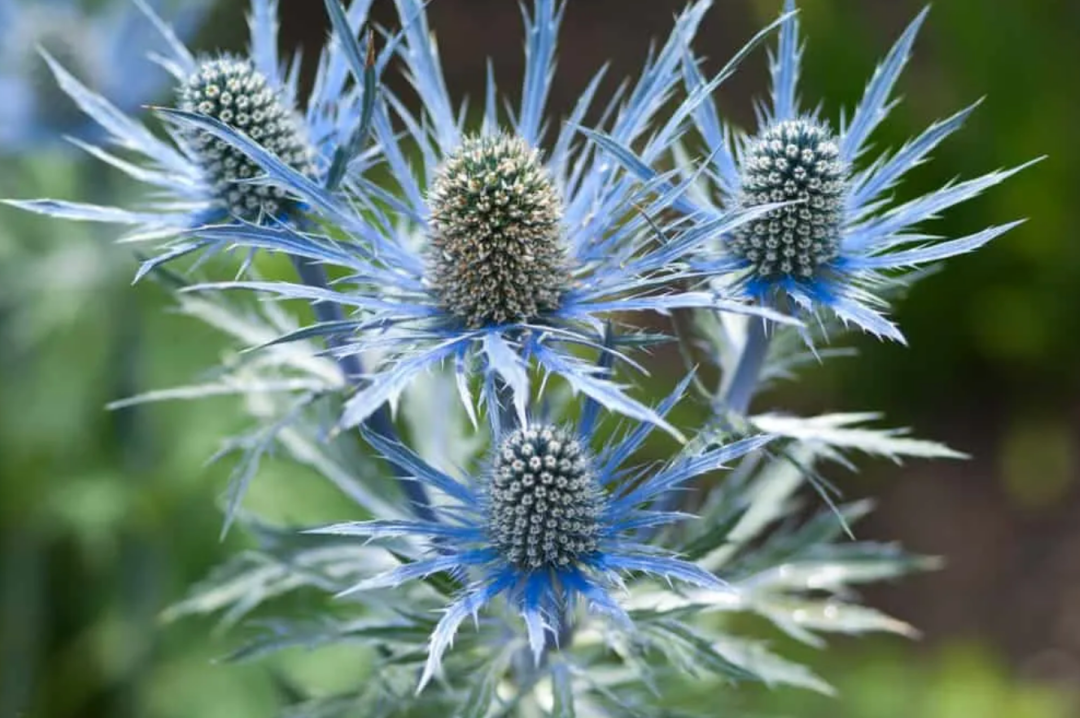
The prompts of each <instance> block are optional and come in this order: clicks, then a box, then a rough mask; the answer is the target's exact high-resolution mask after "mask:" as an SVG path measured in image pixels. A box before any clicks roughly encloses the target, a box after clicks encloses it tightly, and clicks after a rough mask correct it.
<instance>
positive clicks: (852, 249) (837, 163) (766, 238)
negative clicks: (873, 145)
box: [597, 0, 1027, 342]
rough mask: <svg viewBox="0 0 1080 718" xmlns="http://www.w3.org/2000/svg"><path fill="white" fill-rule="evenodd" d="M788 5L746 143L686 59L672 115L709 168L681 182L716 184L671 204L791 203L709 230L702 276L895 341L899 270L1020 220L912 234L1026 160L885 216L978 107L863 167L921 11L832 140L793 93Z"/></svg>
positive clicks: (640, 166)
mask: <svg viewBox="0 0 1080 718" xmlns="http://www.w3.org/2000/svg"><path fill="white" fill-rule="evenodd" d="M784 10H785V13H787V14H786V15H785V16H784V17H783V19H782V24H781V28H780V40H779V47H778V49H777V51H776V53H775V54H773V55H771V58H770V59H771V61H770V71H771V76H772V97H771V103H770V104H769V106H767V107H765V108H763V109H762V111H761V112H760V113H759V116H760V126H759V128H758V129H757V131H756V132H755V133H754V134H753V135H752V136H751V137H749V138H744V137H742V136H740V135H739V134H738V133H737V132H735V131H733V130H732V129H731V128H729V127H727V126H725V125H724V124H723V123H722V122H721V121H720V119H719V115H718V113H717V112H716V109H715V107H713V106H712V105H711V104H710V103H709V102H708V101H706V100H705V96H706V94H707V93H705V92H703V91H702V90H704V89H706V88H707V83H706V82H705V80H704V78H702V76H701V75H700V73H699V70H698V67H697V64H696V63H695V62H694V61H693V60H692V59H691V60H688V61H687V62H686V63H685V65H684V75H685V80H686V85H687V89H688V92H689V93H690V94H689V97H688V100H687V102H686V103H685V104H684V105H683V107H682V108H681V110H680V111H682V112H686V113H687V114H692V115H693V118H694V125H695V126H696V129H697V130H698V132H699V133H700V135H701V137H702V138H703V139H704V141H705V143H706V145H707V148H706V155H707V156H708V158H709V160H708V167H707V168H706V170H707V171H705V172H700V170H697V169H695V170H693V172H692V173H691V171H690V170H687V181H688V182H691V181H695V182H696V180H697V175H699V174H700V175H701V176H703V177H708V178H711V179H712V183H711V185H710V186H709V187H707V188H705V191H704V192H698V193H696V194H693V195H691V194H690V193H688V194H687V195H686V196H684V197H680V198H679V199H678V200H677V201H676V202H675V205H676V207H677V208H678V209H680V210H682V211H683V212H685V213H687V214H690V215H696V216H698V217H702V218H704V221H706V222H707V221H709V218H710V217H713V216H716V214H717V213H722V212H725V211H731V210H733V209H740V208H741V209H744V210H745V209H748V208H753V207H760V206H762V205H764V204H766V203H777V202H781V203H786V204H784V205H783V206H782V207H778V208H775V209H773V210H772V211H770V212H768V213H767V214H765V215H764V216H762V217H760V218H759V219H757V220H755V221H754V222H752V223H751V224H749V225H745V226H743V227H740V228H739V229H737V230H735V231H726V232H717V233H716V234H715V238H716V240H717V241H716V242H714V243H713V246H712V251H711V252H710V253H709V254H708V255H707V256H704V257H703V259H702V261H701V262H700V263H699V264H698V268H699V269H701V271H704V272H709V273H712V274H714V275H716V276H718V277H719V281H720V283H722V284H723V285H724V286H727V287H730V288H731V289H732V290H734V291H735V292H737V293H738V294H739V295H741V296H743V297H745V298H748V299H752V300H754V301H756V302H757V303H759V304H761V305H763V306H785V307H786V306H791V307H794V308H798V309H801V310H803V311H805V312H807V313H811V314H812V313H816V312H817V311H818V310H821V309H825V310H829V311H831V312H832V313H833V314H835V315H836V316H837V317H838V318H839V319H840V320H841V321H843V322H844V323H845V324H847V323H850V324H854V325H856V326H858V327H860V328H861V329H863V330H864V331H867V332H870V333H872V334H875V335H877V336H879V337H887V338H890V339H894V340H897V341H901V342H902V341H904V338H903V335H902V334H901V333H900V330H899V328H897V327H896V325H895V324H893V323H892V322H891V321H889V320H888V319H887V318H886V317H885V316H883V314H882V313H881V310H882V309H884V308H885V307H886V303H885V300H884V299H883V298H882V297H881V296H880V294H881V292H880V290H881V288H882V287H883V286H885V285H887V284H889V283H895V282H897V281H902V279H903V277H902V276H900V275H901V273H902V272H903V271H904V270H908V269H911V268H913V267H917V266H918V265H921V264H925V263H927V262H934V261H937V260H941V259H946V258H948V257H952V256H955V255H958V254H964V253H967V252H971V251H974V250H976V249H978V248H980V247H982V246H983V245H985V244H986V243H988V242H989V241H991V240H992V239H994V238H996V237H998V236H1000V235H1001V234H1003V233H1004V232H1006V231H1008V230H1009V229H1011V228H1012V227H1014V226H1016V225H1017V224H1018V222H1013V223H1010V224H1006V225H1003V226H998V227H991V228H989V229H986V230H983V231H981V232H978V233H976V234H973V235H970V236H968V237H964V238H962V239H955V240H951V241H945V242H936V241H934V240H935V239H937V238H935V237H932V236H928V235H926V234H924V233H921V232H920V231H919V230H918V227H919V225H921V224H922V223H923V222H925V221H928V220H931V219H934V218H935V217H937V216H938V215H939V214H940V213H941V212H942V211H943V210H945V209H948V208H949V207H951V206H953V205H955V204H958V203H960V202H963V201H965V200H968V199H971V198H972V197H975V196H977V195H979V194H980V193H982V192H983V191H984V190H986V189H987V188H989V187H991V186H993V185H996V184H998V183H999V182H1001V181H1003V180H1005V179H1007V178H1008V177H1010V176H1012V175H1013V174H1015V173H1016V172H1018V171H1019V170H1020V169H1022V168H1023V167H1026V166H1027V165H1023V166H1022V167H1017V168H1014V169H1010V170H1005V171H997V172H991V173H989V174H986V175H984V176H982V177H979V178H976V179H973V180H969V181H966V182H960V183H956V184H950V185H948V186H946V187H943V188H942V189H940V190H938V191H936V192H932V193H930V194H928V195H926V196H924V197H920V198H918V199H915V200H911V201H909V202H905V203H903V204H900V205H897V206H893V207H889V204H890V197H889V196H888V194H887V193H888V192H889V191H890V190H892V189H893V188H894V187H895V186H896V185H897V183H898V182H899V180H900V179H901V177H902V176H903V175H904V174H905V173H907V172H908V171H909V170H911V169H912V168H914V167H917V166H918V165H920V164H922V163H923V162H925V161H926V159H927V157H928V156H929V153H930V152H931V151H933V149H934V148H935V147H937V145H938V144H939V143H940V142H941V141H942V140H944V139H945V138H946V137H947V136H949V135H950V134H952V133H953V132H954V131H956V130H957V129H959V128H960V126H961V125H962V124H963V123H964V121H965V120H966V119H967V117H968V116H969V115H970V114H971V112H972V111H973V110H974V107H975V106H974V105H973V106H971V107H968V108H966V109H964V110H962V111H960V112H958V113H957V114H955V115H953V116H952V117H950V118H948V119H946V120H943V121H941V122H938V123H935V124H933V125H931V126H930V127H929V128H928V129H927V130H926V131H925V132H923V133H922V134H921V135H919V136H918V137H916V138H915V139H913V140H911V141H910V142H908V143H907V144H905V145H904V146H903V147H901V148H900V150H898V151H897V152H895V153H892V154H886V155H882V156H881V157H879V158H877V159H876V160H874V161H873V162H870V163H869V164H863V163H861V162H860V160H861V159H862V157H863V155H864V154H865V153H866V152H867V150H868V144H867V143H868V140H869V138H870V136H871V134H872V133H873V131H874V129H875V128H876V127H877V126H878V125H879V124H880V123H881V122H882V120H884V119H885V117H886V116H887V115H888V113H889V111H890V110H891V109H892V107H893V106H894V104H895V100H893V99H892V92H893V87H894V85H895V84H896V81H897V79H898V78H899V76H900V73H901V71H902V70H903V68H904V66H905V64H906V63H907V61H908V58H909V56H910V53H911V47H912V44H913V43H914V41H915V36H916V33H917V32H918V29H919V27H920V26H921V25H922V23H923V21H924V19H925V17H926V11H923V12H922V13H920V14H919V16H918V17H917V18H916V19H915V21H914V22H912V23H911V25H910V26H909V27H908V28H907V30H906V31H905V32H904V34H903V35H902V36H901V37H900V39H899V41H897V43H896V45H895V46H894V47H893V48H892V50H891V51H890V52H889V54H888V55H887V56H886V58H885V60H884V61H883V62H882V63H881V65H880V66H879V67H878V68H877V71H876V72H875V73H874V76H873V78H872V79H871V80H870V83H869V85H868V86H867V88H866V92H865V95H864V96H863V99H862V101H861V102H860V103H859V105H858V107H857V108H856V109H855V112H854V113H853V114H852V116H851V119H850V121H847V120H845V119H841V122H840V124H839V130H838V131H834V130H833V129H832V128H830V126H829V125H828V123H826V122H825V121H823V120H822V119H821V118H820V117H819V115H818V113H817V112H807V111H804V110H802V109H801V108H800V103H799V100H798V96H797V94H798V93H797V88H796V84H797V81H798V77H799V64H800V60H801V57H802V46H801V44H800V39H799V21H798V19H797V16H796V14H795V3H794V0H786V2H785V7H784ZM597 139H598V140H599V141H600V143H601V144H602V145H603V146H605V147H606V148H607V149H608V150H609V151H611V153H612V154H613V155H614V156H615V157H617V158H618V159H620V160H621V161H622V162H623V163H624V165H625V166H626V167H627V168H628V169H630V170H631V171H633V172H635V173H636V174H637V175H638V176H639V177H640V178H642V179H644V180H646V181H649V182H659V181H660V179H661V178H659V177H658V174H657V173H656V172H655V171H653V170H651V169H650V168H649V167H648V163H647V162H642V161H640V160H641V159H642V158H638V157H635V156H634V155H633V153H632V152H631V151H630V150H629V148H628V147H627V146H626V145H625V144H624V143H619V142H617V141H614V140H613V138H610V137H598V138H597ZM644 159H646V160H651V159H652V158H644ZM690 174H693V175H694V176H693V177H690Z"/></svg>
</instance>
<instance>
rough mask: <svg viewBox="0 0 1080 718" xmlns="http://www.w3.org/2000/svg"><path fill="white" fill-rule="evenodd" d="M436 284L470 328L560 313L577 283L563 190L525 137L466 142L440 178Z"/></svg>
mask: <svg viewBox="0 0 1080 718" xmlns="http://www.w3.org/2000/svg"><path fill="white" fill-rule="evenodd" d="M428 201H429V203H430V205H431V225H432V230H433V233H432V237H431V252H430V253H431V256H430V258H429V260H428V261H429V262H430V263H431V275H432V284H433V285H434V286H435V288H436V291H437V292H438V294H439V296H440V298H441V299H442V303H443V305H444V306H445V307H446V308H447V309H448V310H449V311H450V312H451V313H453V314H455V315H457V316H458V317H460V318H461V319H463V320H464V321H465V322H466V324H468V325H469V326H470V327H474V328H475V327H482V326H484V325H485V324H488V323H494V324H502V323H504V322H508V321H513V320H515V319H532V318H533V317H537V316H539V315H540V314H541V313H543V312H545V311H551V310H554V309H557V308H558V306H559V297H560V296H561V295H562V293H563V292H564V291H565V290H566V288H567V285H568V284H569V279H570V278H569V274H568V268H567V266H566V257H565V251H564V249H563V247H562V237H561V234H562V228H561V227H560V226H559V223H560V220H561V215H562V208H561V206H560V204H561V200H560V199H559V195H558V190H557V189H556V187H555V183H554V182H553V181H552V179H551V176H550V175H549V174H548V172H547V170H546V169H544V166H543V165H542V164H541V162H540V158H539V154H538V153H537V151H536V150H534V149H531V148H530V147H529V146H528V145H527V144H525V142H523V141H522V140H521V139H520V138H517V137H474V138H467V139H465V141H464V142H462V145H461V148H460V149H459V150H458V151H457V152H456V153H455V154H454V155H452V156H451V157H450V158H449V159H448V160H447V161H446V163H445V165H444V166H443V168H442V170H441V171H440V172H439V173H438V175H437V176H436V178H435V183H434V185H433V186H432V189H431V193H430V196H429V198H428Z"/></svg>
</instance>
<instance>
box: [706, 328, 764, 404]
mask: <svg viewBox="0 0 1080 718" xmlns="http://www.w3.org/2000/svg"><path fill="white" fill-rule="evenodd" d="M770 325H771V322H769V321H768V320H767V319H756V318H751V319H750V326H749V327H748V328H747V333H746V343H745V344H744V345H743V350H742V353H741V354H740V355H739V363H738V364H737V365H736V366H735V373H734V374H732V376H731V381H729V382H726V385H725V387H724V388H723V389H722V390H721V392H720V393H719V396H718V397H717V400H716V408H717V409H718V410H719V411H720V412H724V413H729V414H736V415H739V416H744V415H745V414H746V412H747V410H748V409H749V408H750V402H751V401H752V400H753V398H754V394H755V393H756V392H757V389H758V382H759V380H760V379H761V368H762V367H763V366H764V365H765V357H766V356H767V355H768V353H769V342H770V341H771V339H772V327H771V326H770Z"/></svg>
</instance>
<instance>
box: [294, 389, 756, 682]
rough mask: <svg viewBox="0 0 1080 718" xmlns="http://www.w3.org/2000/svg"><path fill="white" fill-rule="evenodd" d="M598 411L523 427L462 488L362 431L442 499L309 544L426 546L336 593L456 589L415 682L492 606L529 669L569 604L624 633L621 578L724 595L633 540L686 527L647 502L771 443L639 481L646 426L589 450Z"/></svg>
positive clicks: (644, 474) (739, 444)
mask: <svg viewBox="0 0 1080 718" xmlns="http://www.w3.org/2000/svg"><path fill="white" fill-rule="evenodd" d="M687 383H688V382H683V384H682V385H681V386H679V387H678V389H676V391H675V392H674V393H673V394H671V395H670V396H669V397H667V398H666V399H665V400H664V401H663V402H661V404H660V406H659V407H657V411H658V412H659V413H660V414H666V413H667V412H669V411H670V410H671V409H672V407H673V406H674V405H675V403H676V402H677V401H678V399H679V398H680V397H681V396H682V394H683V392H684V391H685V389H686V385H687ZM596 408H597V405H596V404H594V403H590V404H589V405H587V407H586V410H585V411H583V412H582V416H583V417H586V418H584V419H583V423H582V424H581V425H579V426H576V427H569V426H557V425H552V424H549V423H546V422H541V423H527V424H526V425H525V426H524V427H522V428H519V429H516V430H513V431H510V432H508V433H505V434H502V435H501V436H496V438H495V440H494V444H493V448H492V452H491V455H490V458H489V460H488V461H487V462H485V463H484V465H483V468H482V469H480V471H478V473H477V475H475V476H472V477H468V478H465V479H457V478H454V477H451V476H449V475H447V474H445V473H443V472H442V471H440V470H439V469H437V468H435V467H433V466H432V465H430V464H429V463H427V461H425V460H424V459H422V458H420V456H418V455H417V454H416V453H415V452H413V451H412V450H410V449H409V448H407V447H406V446H404V445H403V444H400V443H397V442H393V441H390V440H388V439H386V438H385V437H383V436H381V435H379V434H376V433H374V432H368V431H366V430H365V432H364V434H365V436H366V437H367V439H368V441H369V442H370V443H371V445H372V446H373V447H374V448H375V449H377V450H378V451H379V452H381V453H382V454H383V455H384V456H385V457H386V458H387V459H389V460H390V461H392V462H393V463H394V464H395V465H397V466H399V467H404V468H405V470H406V471H407V472H408V473H409V474H410V475H411V476H412V477H413V478H415V479H416V480H417V481H419V482H421V483H422V484H424V485H425V486H426V487H427V488H428V489H429V490H431V491H433V492H437V493H438V494H440V495H442V497H445V500H440V501H436V502H435V504H434V505H435V509H434V515H433V517H432V518H431V519H430V520H422V521H409V520H396V519H395V520H375V521H360V522H349V523H342V524H337V525H334V526H328V527H326V528H323V529H318V530H316V531H315V532H314V533H327V534H337V535H343V536H357V537H362V538H364V539H367V540H370V539H380V540H381V539H396V538H401V537H411V538H414V539H420V540H421V541H425V542H427V543H428V544H430V545H429V546H428V547H427V548H426V549H422V550H421V551H420V552H418V553H416V554H415V555H414V556H413V558H414V560H413V561H411V562H409V563H405V564H403V565H401V566H398V567H397V568H394V569H392V570H390V571H387V572H385V573H381V574H378V575H376V576H373V577H371V578H370V579H368V580H365V581H363V582H362V583H360V584H358V585H356V586H354V587H352V588H350V589H349V590H347V591H346V593H353V592H356V591H368V590H374V589H379V588H391V587H398V586H400V585H402V584H405V583H407V582H409V581H413V580H416V579H419V578H423V577H425V576H429V575H431V574H434V573H439V572H447V573H449V574H450V575H451V576H453V577H454V578H456V579H457V580H459V581H460V583H461V585H462V591H461V593H460V595H458V596H457V597H456V598H455V599H454V601H453V603H451V604H450V605H449V606H448V607H447V609H446V611H445V613H444V614H443V616H442V619H441V620H440V621H439V624H438V626H437V627H436V628H435V631H434V633H433V634H432V637H431V646H430V653H429V657H428V663H427V668H426V669H425V671H424V675H423V678H422V679H421V683H426V682H427V681H428V680H429V679H430V678H431V677H432V676H433V675H434V674H435V672H436V671H437V670H438V668H439V664H440V661H441V658H442V655H443V653H444V652H445V651H446V650H447V649H448V648H449V647H450V644H451V643H452V641H453V638H454V634H455V632H456V631H457V629H458V626H459V625H460V624H461V623H462V622H463V621H464V620H465V619H466V618H468V617H469V616H470V615H472V616H474V617H475V616H476V615H477V614H478V613H479V612H480V611H481V609H483V608H484V606H485V605H486V604H488V603H489V602H491V601H493V600H494V599H495V598H496V597H500V596H501V597H504V598H505V599H506V601H507V603H508V605H509V606H511V607H512V608H513V610H514V612H516V613H517V614H519V615H520V616H521V618H522V619H523V622H524V628H525V633H526V634H527V636H528V640H529V645H530V647H531V649H532V651H533V653H534V654H535V656H536V658H537V660H539V658H540V656H541V654H542V652H543V650H544V646H545V644H546V643H547V639H546V638H545V634H546V633H552V634H554V635H558V633H559V629H560V625H559V621H560V616H562V615H564V609H570V610H571V611H572V609H573V607H574V605H575V603H577V602H578V601H579V600H580V601H582V602H583V603H585V604H587V605H588V607H589V609H590V610H591V611H593V612H595V613H599V614H602V615H604V616H606V617H607V618H609V619H613V620H614V623H615V626H616V627H622V628H628V627H629V626H630V616H629V615H628V614H627V613H626V612H625V610H624V609H623V608H622V607H621V606H620V605H619V602H618V601H617V600H616V593H617V591H616V589H618V588H622V587H624V586H625V584H624V581H625V576H624V575H625V574H627V573H645V574H650V575H652V576H656V577H658V578H660V579H662V580H667V581H681V582H683V583H687V584H691V585H696V586H701V587H706V588H718V587H721V586H722V583H721V582H720V581H719V579H717V578H716V577H715V576H713V575H712V574H710V573H708V572H707V571H704V570H703V569H702V568H700V567H699V566H697V565H696V564H694V563H692V562H690V561H685V560H682V559H680V558H678V557H676V556H673V555H671V554H670V553H669V552H667V551H665V550H664V549H663V548H661V547H659V546H643V545H642V544H641V543H639V539H640V533H639V531H640V529H643V528H648V527H656V526H663V525H667V524H670V523H673V522H677V521H680V520H682V519H684V518H685V517H686V515H685V514H682V513H679V512H669V511H664V510H663V509H661V508H659V504H658V502H657V499H658V498H660V497H661V496H662V495H664V494H666V493H667V492H669V491H678V490H679V489H680V488H681V487H682V486H683V485H684V484H685V483H686V482H688V481H691V480H692V479H694V478H695V477H698V476H700V475H702V474H705V473H708V472H711V471H715V470H717V469H720V468H724V466H726V465H728V464H729V462H731V461H733V460H735V459H737V458H739V457H741V456H744V455H746V454H747V453H748V452H752V451H755V450H757V449H760V448H761V447H762V446H764V445H765V444H766V443H768V441H769V440H770V438H771V437H768V436H755V437H750V438H746V439H742V440H740V441H736V442H734V443H732V444H728V445H726V446H716V445H714V446H710V447H709V448H708V449H706V450H705V451H703V452H701V453H700V454H696V455H693V456H691V455H689V454H686V453H682V454H680V455H679V456H677V457H675V458H674V459H673V460H672V461H671V462H670V463H667V464H665V465H661V466H653V467H650V468H649V469H648V470H647V471H645V470H641V468H640V467H638V468H635V467H632V466H630V467H628V466H625V465H624V464H625V462H627V460H628V459H629V458H630V457H631V456H633V455H634V453H635V452H636V451H637V450H638V449H639V448H640V447H641V445H642V444H643V442H645V441H646V439H647V438H648V437H649V435H650V432H651V431H652V429H653V427H652V425H650V424H635V425H632V426H631V427H630V428H629V429H628V430H627V431H626V432H624V433H622V432H621V433H618V434H617V435H616V436H615V438H614V439H613V440H612V441H611V442H610V443H607V444H601V445H598V446H594V443H595V442H592V441H591V439H592V434H593V433H594V425H595V420H596V416H597V412H596V411H595V410H596Z"/></svg>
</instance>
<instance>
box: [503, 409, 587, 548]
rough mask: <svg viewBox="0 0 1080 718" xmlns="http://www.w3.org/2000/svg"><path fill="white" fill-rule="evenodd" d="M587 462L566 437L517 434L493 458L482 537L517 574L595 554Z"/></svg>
mask: <svg viewBox="0 0 1080 718" xmlns="http://www.w3.org/2000/svg"><path fill="white" fill-rule="evenodd" d="M592 463H593V458H592V457H591V456H589V455H588V453H587V452H586V451H585V450H584V449H583V448H582V446H581V444H580V443H578V441H577V440H576V439H575V438H574V437H573V435H571V434H570V433H569V432H568V431H566V430H564V429H560V428H556V427H551V426H544V427H540V428H530V429H519V430H517V431H515V432H514V433H512V434H511V435H510V436H508V437H507V438H506V439H505V440H504V441H503V443H502V446H501V447H500V448H499V451H498V453H497V454H496V456H495V462H494V466H493V467H492V471H491V480H490V481H491V483H490V485H489V487H488V531H489V532H490V533H491V539H492V543H493V544H494V545H495V548H496V549H498V551H499V553H501V554H502V556H503V558H505V559H506V561H507V562H509V563H511V564H513V565H514V566H517V567H519V568H522V569H539V568H544V567H549V568H558V567H562V566H568V565H570V564H571V563H574V562H576V561H577V560H579V559H580V558H581V557H583V556H586V555H588V554H591V553H593V552H594V551H596V548H597V541H598V538H599V532H600V524H599V517H600V512H601V509H602V498H601V493H600V487H599V486H598V485H597V483H596V477H595V474H594V473H593V466H592Z"/></svg>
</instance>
